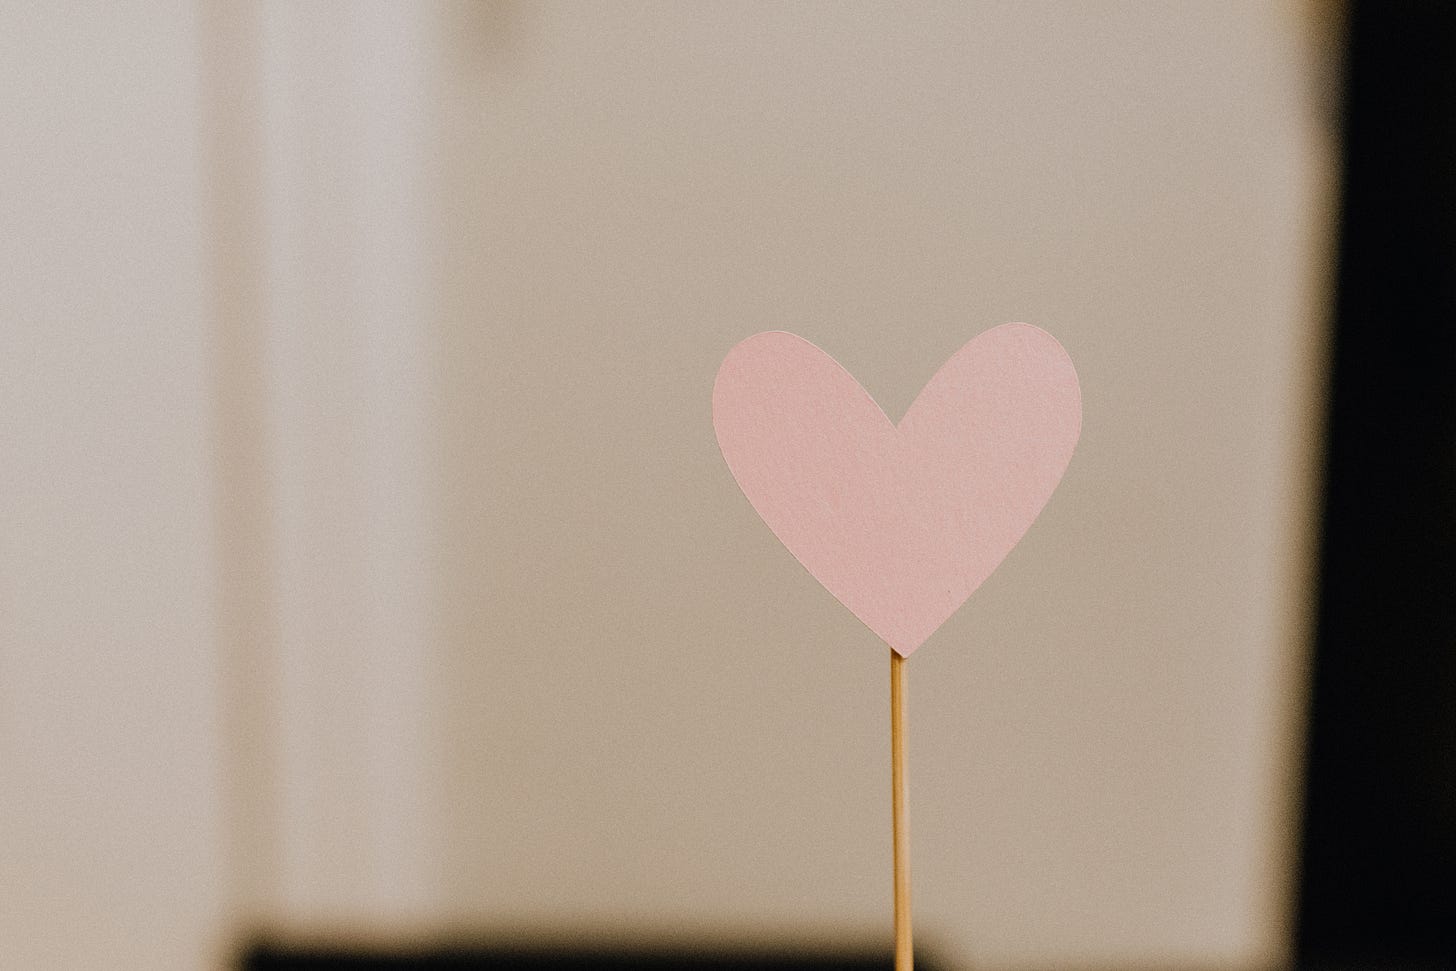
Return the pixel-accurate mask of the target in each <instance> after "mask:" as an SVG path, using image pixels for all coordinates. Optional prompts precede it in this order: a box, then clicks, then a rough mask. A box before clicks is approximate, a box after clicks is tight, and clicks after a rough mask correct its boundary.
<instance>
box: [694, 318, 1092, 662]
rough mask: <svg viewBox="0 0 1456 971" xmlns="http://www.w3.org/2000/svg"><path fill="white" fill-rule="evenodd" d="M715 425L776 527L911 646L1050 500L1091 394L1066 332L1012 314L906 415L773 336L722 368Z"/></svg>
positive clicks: (949, 365) (796, 341)
mask: <svg viewBox="0 0 1456 971" xmlns="http://www.w3.org/2000/svg"><path fill="white" fill-rule="evenodd" d="M713 428H714V430H715V431H716V432H717V434H718V446H719V447H720V448H721V449H722V450H723V457H724V458H725V459H726V460H727V462H728V468H729V469H730V470H731V471H732V472H733V477H734V478H735V479H737V480H738V485H739V486H740V487H741V488H742V489H743V493H744V495H746V496H747V497H748V501H749V502H750V503H752V504H753V508H754V509H755V510H757V511H758V514H759V515H760V516H762V517H763V521H764V522H765V523H767V524H768V527H769V529H771V530H773V532H774V535H776V536H777V537H778V538H779V539H780V540H782V541H783V544H784V545H785V546H787V547H788V548H789V552H791V553H793V554H794V556H795V557H797V558H798V560H799V562H800V563H802V564H804V566H805V567H806V568H807V569H808V571H809V572H810V573H811V574H813V575H814V577H815V578H816V579H817V580H818V581H819V582H820V583H822V584H824V586H825V588H826V589H827V590H828V591H829V592H830V593H832V594H834V596H835V597H837V598H838V599H839V601H840V602H841V603H843V604H844V605H845V606H846V607H848V608H849V609H850V611H851V612H852V613H853V614H854V615H855V616H856V617H858V618H859V619H860V620H862V621H864V623H865V624H866V625H867V626H868V627H869V628H870V630H872V631H874V632H875V633H876V634H878V635H879V636H880V637H881V638H883V639H884V640H885V642H886V643H888V644H889V645H890V646H891V647H892V648H894V649H895V651H896V652H898V653H899V654H900V655H901V656H902V657H909V656H910V654H911V652H912V651H914V650H915V649H916V648H917V647H919V646H920V645H921V644H923V643H925V640H926V638H928V637H929V636H930V635H931V634H933V633H935V631H936V630H937V629H938V628H939V627H940V625H941V624H943V623H945V621H946V620H947V619H948V618H949V617H950V615H951V614H953V613H955V611H956V610H957V608H959V607H960V605H961V604H962V603H964V602H965V600H966V598H967V597H969V596H970V595H971V593H972V592H973V591H974V590H975V589H976V588H977V587H979V586H980V585H981V583H982V582H983V581H984V580H985V579H986V578H987V577H988V576H990V575H991V573H992V572H993V571H994V570H995V569H996V567H997V566H999V565H1000V564H1001V561H1002V560H1003V559H1005V558H1006V554H1008V553H1010V552H1011V549H1012V547H1014V546H1015V545H1016V544H1017V542H1018V541H1019V540H1020V539H1021V537H1022V536H1023V535H1024V534H1025V533H1026V531H1027V529H1029V528H1030V527H1031V524H1032V522H1033V521H1034V520H1035V519H1036V517H1037V515H1038V514H1039V513H1040V512H1041V510H1042V507H1043V506H1045V505H1046V503H1047V500H1048V499H1050V498H1051V494H1052V491H1053V490H1054V489H1056V486H1057V483H1058V482H1059V481H1060V480H1061V478H1062V473H1063V472H1065V471H1066V468H1067V463H1068V462H1070V461H1071V458H1072V449H1073V448H1074V447H1075V446H1076V444H1077V437H1078V435H1079V434H1080V433H1081V429H1082V392H1081V389H1080V387H1079V386H1078V384H1077V372H1076V371H1075V370H1074V369H1073V367H1072V361H1071V359H1070V358H1069V357H1068V356H1067V352H1066V351H1065V350H1063V349H1062V345H1060V344H1058V343H1057V341H1056V339H1055V338H1053V337H1052V336H1051V335H1050V334H1048V333H1047V332H1046V331H1044V330H1041V329H1040V328H1038V327H1033V326H1031V325H1030V324H1004V325H1002V326H1000V327H997V328H995V329H993V330H989V331H986V332H985V333H984V334H981V335H980V336H978V337H976V338H974V339H973V340H971V341H970V342H969V343H967V344H966V345H965V346H964V347H962V348H961V349H960V350H959V351H957V352H956V353H955V354H954V355H953V356H952V357H951V359H950V360H949V361H947V362H946V363H945V364H944V365H943V366H942V367H941V369H940V370H939V371H937V372H936V374H935V376H934V377H933V378H931V379H930V383H928V384H927V385H926V386H925V387H924V389H923V390H921V392H920V395H919V396H918V397H917V398H916V399H915V402H914V403H913V404H911V406H910V409H909V410H908V411H906V412H905V417H904V418H902V419H901V420H900V424H899V425H898V426H897V425H895V424H893V423H892V422H891V421H890V419H889V418H887V417H886V416H885V413H884V411H882V410H881V409H880V406H879V405H877V404H876V403H875V401H874V399H873V398H871V397H870V396H869V393H868V392H866V391H865V390H864V388H862V387H860V384H859V382H858V381H856V380H855V379H854V376H853V375H851V374H850V373H849V372H848V371H846V370H845V369H844V368H843V367H842V366H841V365H840V364H839V362H838V361H836V360H834V358H832V357H830V356H829V355H828V354H825V353H824V352H823V351H821V350H820V349H819V348H817V347H815V346H814V345H813V344H811V343H809V342H808V341H806V340H804V339H803V338H802V337H796V336H795V335H793V334H785V333H782V332H769V333H763V334H755V335H754V336H753V337H750V338H748V339H747V340H745V341H744V342H743V343H741V344H739V345H738V346H737V347H735V348H733V350H731V351H729V352H728V357H727V358H725V359H724V361H723V365H722V367H720V368H719V369H718V377H717V380H716V381H715V382H714V385H713Z"/></svg>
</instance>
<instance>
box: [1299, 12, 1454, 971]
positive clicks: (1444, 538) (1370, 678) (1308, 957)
mask: <svg viewBox="0 0 1456 971" xmlns="http://www.w3.org/2000/svg"><path fill="white" fill-rule="evenodd" d="M1346 78H1347V81H1346V84H1347V89H1346V101H1345V185H1344V194H1343V211H1342V214H1341V218H1342V223H1341V230H1340V234H1341V240H1340V255H1339V272H1338V289H1337V294H1336V321H1335V328H1334V355H1333V362H1332V373H1331V398H1330V428H1329V435H1330V438H1329V451H1328V459H1327V461H1328V466H1327V481H1326V509H1325V514H1324V524H1323V549H1322V565H1321V576H1322V580H1321V591H1320V602H1319V622H1318V636H1317V644H1316V651H1315V664H1314V675H1313V677H1314V681H1313V695H1312V708H1311V723H1310V736H1309V753H1308V782H1307V801H1306V808H1305V825H1304V839H1303V873H1302V877H1301V888H1300V890H1301V900H1300V909H1299V930H1298V953H1299V959H1300V964H1301V966H1303V967H1307V968H1320V969H1325V968H1356V967H1362V968H1364V967H1382V968H1385V967H1389V968H1417V967H1447V968H1449V967H1456V5H1452V4H1447V3H1434V2H1431V3H1398V4H1387V3H1355V4H1353V6H1352V7H1351V9H1350V18H1349V48H1348V61H1347V74H1346Z"/></svg>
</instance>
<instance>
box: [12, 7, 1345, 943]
mask: <svg viewBox="0 0 1456 971" xmlns="http://www.w3.org/2000/svg"><path fill="white" fill-rule="evenodd" d="M112 9H113V8H108V10H112ZM1314 26H1315V25H1314V24H1313V23H1312V22H1311V20H1310V18H1309V17H1308V15H1307V13H1306V12H1305V11H1304V10H1303V8H1296V7H1293V6H1284V5H1267V4H1253V3H1249V4H1196V3H1187V4H1148V5H1142V4H1075V3H1063V4H993V3H978V4H935V3H916V4H913V5H911V6H910V7H907V8H900V7H893V8H892V7H889V6H882V5H869V4H843V3H821V4H796V5H772V4H762V5H748V4H727V5H723V4H716V5H709V4H703V5H685V4H671V3H660V4H634V5H617V4H555V3H500V4H464V3H455V4H446V5H433V4H431V5H416V6H406V5H392V4H385V3H362V4H348V3H319V2H311V3H302V4H295V3H283V2H265V3H258V4H209V5H204V6H203V7H201V8H199V10H197V11H194V10H193V9H192V8H188V7H180V8H174V7H171V6H166V5H138V6H136V7H134V8H129V9H126V10H121V9H116V10H115V11H114V12H113V13H112V14H111V15H110V17H109V19H108V18H103V17H97V18H93V19H78V18H74V17H69V16H67V15H65V14H64V13H63V12H61V11H57V10H52V9H50V8H48V7H42V6H38V5H37V6H33V7H24V6H22V7H16V8H12V9H8V10H7V11H6V13H5V14H4V22H3V25H0V38H3V39H0V53H3V54H4V57H3V58H0V63H3V65H4V66H3V67H0V71H5V72H8V74H7V80H6V84H5V85H4V87H3V88H0V110H3V112H4V114H3V120H4V123H5V125H6V130H7V131H11V132H15V133H18V135H17V137H14V138H12V139H10V141H9V142H8V144H7V145H6V147H5V148H4V149H0V166H3V168H0V180H3V181H0V206H3V207H4V209H3V212H4V220H3V224H0V233H3V238H0V246H3V247H4V250H3V252H4V264H3V265H4V272H5V276H4V279H5V280H6V281H7V282H6V285H5V287H4V288H3V293H0V328H3V330H0V349H3V357H0V389H3V390H0V394H3V395H5V398H4V400H5V401H7V402H8V403H9V408H8V409H7V413H6V415H5V417H4V418H3V419H0V431H3V438H0V509H3V510H4V512H5V517H4V518H3V519H0V609H3V611H4V621H3V625H0V776H3V778H4V780H5V785H3V786H0V841H3V843H0V847H3V856H0V940H3V941H5V942H6V946H7V947H13V948H14V949H15V953H19V954H22V955H26V956H34V957H35V960H33V961H28V962H27V961H22V962H20V965H21V966H46V967H78V968H79V967H93V966H99V965H103V964H104V965H107V966H117V967H194V966H198V965H199V964H201V963H203V962H206V961H208V960H210V959H213V958H215V956H216V955H218V954H220V953H222V950H221V949H222V948H223V947H225V946H226V944H227V942H228V941H229V940H231V939H232V936H233V935H235V934H237V933H239V932H241V931H245V930H247V929H249V928H256V927H272V928H278V929H282V930H285V931H287V932H290V933H300V934H319V933H327V932H329V931H338V930H343V931H347V932H351V933H361V932H368V933H370V934H372V935H374V936H383V937H389V936H392V935H398V934H402V933H403V934H412V933H425V932H431V931H434V930H439V929H441V928H451V927H453V928H460V929H466V930H483V931H487V932H489V931H497V932H510V933H522V932H524V933H542V934H550V935H553V936H555V937H557V938H560V937H563V936H571V935H579V934H591V935H595V936H611V937H618V938H621V937H627V938H647V937H655V936H662V935H667V936H671V937H675V938H691V939H694V940H701V939H705V938H725V939H735V940H738V939H748V940H752V941H766V940H785V941H787V940H802V939H806V938H807V939H811V940H819V941H825V942H840V943H843V942H846V941H850V942H856V943H859V942H879V941H881V940H884V939H886V938H887V936H888V933H889V926H890V922H889V840H888V828H889V800H888V791H887V790H888V744H887V739H886V722H887V707H888V706H887V702H886V697H885V696H886V684H885V681H886V672H885V667H886V664H885V648H884V647H883V645H881V644H880V643H879V642H878V641H876V640H875V639H874V637H873V635H871V634H869V633H868V632H867V631H866V630H864V629H863V628H862V627H861V626H860V625H859V624H858V622H857V621H855V620H854V619H853V618H852V617H851V616H850V615H849V614H848V613H847V612H846V611H844V610H843V609H842V608H840V607H839V605H838V604H837V603H836V602H834V601H833V599H832V598H831V597H830V596H829V595H828V594H827V593H825V592H824V591H823V590H822V589H820V588H819V587H818V586H817V584H815V583H814V582H813V581H812V579H810V578H809V577H808V576H807V575H806V574H805V573H804V572H803V570H802V569H801V568H800V567H799V566H798V565H797V563H795V562H794V560H793V559H792V558H791V557H790V556H789V555H788V554H787V553H786V552H785V551H784V550H783V549H782V548H780V547H779V546H778V544H777V542H776V541H775V540H774V539H773V537H772V535H771V534H770V533H769V532H768V530H767V529H766V528H765V527H764V526H763V525H762V524H761V523H760V522H759V521H758V520H757V518H756V516H755V515H754V514H753V512H752V510H751V509H750V508H749V506H748V504H747V502H746V501H745V500H744V499H743V498H742V496H741V495H740V494H739V493H738V491H737V489H736V486H735V485H734V483H733V480H732V478H731V476H730V475H729V474H728V473H727V470H726V469H725V468H724V466H723V464H722V461H721V459H720V457H719V456H718V453H717V449H716V445H715V443H714V440H713V434H712V431H711V426H710V424H709V421H708V398H709V389H710V387H711V382H712V377H713V374H714V372H715V370H716V368H717V365H718V362H719V361H720V360H721V358H722V356H723V354H724V353H726V351H727V349H728V348H729V347H731V346H732V344H733V343H735V342H736V341H737V340H739V339H741V338H742V337H743V336H746V335H748V334H750V333H753V332H755V331H758V330H763V329H770V328H781V329H788V330H793V331H795V332H797V333H800V334H803V335H804V336H805V337H808V338H809V339H811V340H813V341H815V342H816V343H818V344H819V345H820V346H822V347H824V348H825V349H827V350H828V351H830V352H831V353H832V354H834V355H835V356H837V357H838V358H839V359H840V360H841V361H842V362H843V363H844V364H845V365H846V366H847V367H849V368H850V369H851V370H852V371H853V372H854V373H855V374H856V375H857V376H858V377H859V379H860V380H861V381H862V382H863V384H864V385H865V387H866V388H868V389H869V390H870V392H871V393H872V394H874V395H875V396H876V397H877V399H878V400H879V401H880V402H881V404H882V405H884V407H885V408H886V409H887V411H888V412H889V413H890V414H891V415H892V416H894V415H898V414H899V413H901V412H902V411H903V410H904V409H905V407H906V406H908V404H909V402H910V401H911V399H912V398H913V397H914V395H915V393H916V392H917V391H918V390H919V388H920V386H921V385H922V384H923V382H924V381H925V380H926V379H927V378H928V377H929V375H930V374H931V373H933V371H934V370H935V368H936V367H937V366H938V365H939V364H940V363H941V362H942V361H943V360H944V359H945V358H946V357H947V356H948V355H949V354H950V353H951V352H953V351H954V350H955V349H956V348H957V347H959V346H960V345H961V344H962V343H964V342H965V341H966V340H967V339H969V338H970V337H971V336H974V335H975V334H976V333H978V332H979V331H981V330H984V329H986V328H988V327H991V326H995V325H996V324H999V323H1003V322H1006V321H1009V320H1027V321H1031V322H1034V323H1037V324H1039V325H1041V326H1043V327H1045V328H1047V329H1049V330H1051V331H1052V332H1053V333H1055V334H1057V336H1058V337H1059V338H1061V339H1062V341H1063V343H1064V344H1065V345H1066V346H1067V347H1068V349H1069V350H1070V352H1071V354H1072V356H1073V358H1074V360H1075V361H1076V363H1077V367H1078V370H1079V372H1080V375H1081V378H1082V383H1083V389H1084V396H1085V402H1084V408H1085V416H1086V417H1085V429H1084V434H1083V440H1082V442H1081V445H1080V446H1079V449H1078V452H1077V454H1076V456H1075V457H1074V459H1073V462H1072V466H1071V469H1070V471H1069V473H1068V476H1067V478H1066V480H1065V481H1064V483H1063V485H1062V486H1061V488H1060V490H1059V491H1058V493H1057V495H1056V496H1055V497H1054V498H1053V501H1052V503H1051V504H1050V506H1049V507H1048V509H1047V511H1046V513H1045V514H1044V515H1043V516H1042V518H1041V520H1040V521H1039V522H1038V524H1037V525H1036V526H1035V527H1034V528H1033V529H1032V531H1031V533H1030V534H1029V535H1028V537H1027V538H1026V540H1025V541H1024V542H1023V543H1022V544H1021V546H1020V547H1019V548H1018V550H1017V551H1016V552H1015V553H1014V554H1013V555H1012V556H1011V557H1010V558H1009V559H1008V560H1007V562H1006V563H1005V564H1004V565H1003V567H1002V568H1001V570H1000V571H999V572H998V573H997V574H996V575H995V576H994V577H993V578H992V579H991V580H990V581H989V582H988V583H987V584H986V585H985V586H984V587H983V588H982V589H981V590H980V591H979V592H978V593H977V594H976V596H975V597H973V598H972V600H971V602H970V603H968V605H967V606H966V607H965V608H964V609H963V610H962V611H961V612H960V613H959V614H957V615H956V616H955V617H954V618H952V620H951V621H950V622H949V623H948V624H947V625H946V626H945V628H943V629H942V631H941V632H940V633H939V634H937V635H936V637H935V638H934V639H932V641H930V642H929V643H928V644H927V645H926V647H925V649H924V650H922V651H920V652H918V653H917V654H916V656H915V659H914V663H913V664H912V665H911V668H910V672H909V673H910V687H911V717H912V721H911V731H912V734H911V784H912V820H913V843H914V875H915V902H916V916H917V929H918V931H919V933H920V938H921V940H922V941H924V942H925V943H926V944H927V945H928V946H930V947H931V948H933V949H934V953H937V954H939V955H941V956H942V957H943V959H944V960H945V961H947V962H948V963H950V965H951V966H955V967H961V966H978V967H987V968H996V967H1001V968H1017V967H1029V966H1033V965H1036V966H1042V967H1091V966H1112V965H1118V964H1135V965H1142V966H1148V965H1153V964H1168V965H1177V966H1198V967H1230V968H1244V967H1248V968H1253V967H1265V966H1274V965H1278V964H1280V963H1281V962H1282V961H1283V960H1284V959H1285V958H1286V957H1287V945H1288V918H1289V897H1288V895H1289V891H1290V887H1289V884H1288V869H1287V868H1288V866H1289V864H1290V862H1291V855H1290V853H1291V851H1290V842H1289V840H1290V836H1291V835H1292V822H1291V820H1292V818H1293V814H1294V813H1295V812H1296V811H1297V805H1296V802H1295V798H1294V792H1295V787H1296V786H1297V782H1298V780H1297V778H1296V774H1295V767H1294V756H1295V755H1296V752H1297V745H1298V741H1299V739H1298V737H1297V726H1298V724H1299V719H1300V716H1301V710H1300V706H1301V704H1302V697H1301V687H1300V686H1301V680H1300V679H1301V677H1302V664H1303V650H1304V634H1305V630H1304V622H1305V612H1306V581H1307V576H1306V571H1307V566H1306V559H1305V557H1306V554H1307V552H1308V541H1309V523H1310V513H1311V511H1312V508H1313V505H1312V503H1313V496H1312V493H1311V490H1310V485H1311V482H1312V476H1311V471H1312V462H1313V458H1314V452H1313V448H1312V446H1313V442H1314V440H1315V436H1316V432H1317V421H1318V417H1319V408H1318V398H1319V382H1318V379H1317V377H1316V375H1317V372H1318V368H1319V365H1320V364H1321V363H1322V360H1323V350H1322V346H1321V342H1322V333H1323V330H1322V326H1321V311H1322V309H1323V307H1322V302H1321V301H1322V298H1321V296H1320V294H1321V292H1322V289H1321V288H1322V287H1323V285H1324V283H1325V279H1324V269H1323V267H1324V263H1325V260H1326V255H1327V251H1328V241H1327V232H1328V226H1329V219H1328V214H1327V213H1328V206H1329V203H1330V200H1331V195H1330V177H1331V165H1332V153H1331V145H1330V143H1329V133H1328V131H1327V130H1326V128H1325V123H1326V120H1325V119H1324V118H1323V117H1322V115H1321V111H1322V110H1323V108H1324V97H1325V95H1324V94H1323V92H1322V91H1321V88H1320V83H1321V81H1322V80H1323V79H1325V73H1326V70H1327V65H1325V64H1324V63H1323V62H1322V61H1321V56H1322V55H1321V46H1320V36H1319V34H1318V33H1317V32H1316V31H1315V29H1314ZM14 780H19V781H18V782H16V781H14ZM98 861H99V863H98ZM11 942H14V943H13V944H11ZM98 955H108V958H107V959H106V960H98V958H97V956H98ZM113 957H114V958H115V960H113V959H112V958H113Z"/></svg>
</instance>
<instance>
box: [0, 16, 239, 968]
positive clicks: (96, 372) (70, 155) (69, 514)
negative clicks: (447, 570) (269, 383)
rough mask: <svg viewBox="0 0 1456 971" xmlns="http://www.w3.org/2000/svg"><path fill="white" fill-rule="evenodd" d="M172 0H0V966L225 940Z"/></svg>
mask: <svg viewBox="0 0 1456 971" xmlns="http://www.w3.org/2000/svg"><path fill="white" fill-rule="evenodd" d="M198 96H199V63H198V58H197V20H196V17H195V12H194V10H193V9H192V7H191V6H190V5H188V4H185V3H146V4H138V3H116V4H110V3H108V4H92V5H89V7H88V8H86V9H84V10H82V9H75V8H69V7H63V6H61V5H53V4H49V3H27V2H20V3H7V4H4V5H3V6H0V132H3V136H0V965H3V966H4V967H7V968H45V969H51V968H56V969H73V968H74V969H82V968H137V969H141V968H193V967H198V966H200V965H202V962H203V961H205V960H206V959H207V958H208V957H209V956H210V955H211V954H212V953H213V950H214V947H215V945H216V943H217V941H218V940H219V938H220V931H219V923H218V922H219V918H220V905H221V900H222V895H223V879H224V874H223V871H222V868H221V864H222V860H223V847H224V845H225V835H226V834H225V831H224V822H223V817H222V809H223V806H222V799H221V790H220V783H221V779H222V766H221V764H220V762H219V753H220V747H219V741H220V735H219V716H220V713H219V709H218V705H217V702H216V698H217V687H218V685H217V656H216V651H215V649H214V644H215V641H216V638H215V634H214V624H213V621H214V618H213V613H212V598H213V583H214V580H215V577H216V550H215V548H214V545H213V535H212V522H211V507H212V502H213V496H214V491H215V489H216V482H215V481H214V477H213V469H212V453H211V448H210V436H211V413H212V407H213V401H212V388H211V385H210V380H209V375H208V356H209V344H210V336H209V332H210V327H209V324H208V316H209V312H210V310H209V307H210V297H209V284H210V281H209V279H208V274H207V272H206V268H207V259H206V252H207V246H208V242H207V240H206V238H205V236H204V220H203V216H202V213H203V211H204V200H205V196H204V190H203V184H202V178H201V176H202V169H201V164H202V160H201V156H200V139H201V135H202V133H203V131H204V121H203V119H202V117H201V115H200V113H199V100H198Z"/></svg>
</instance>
